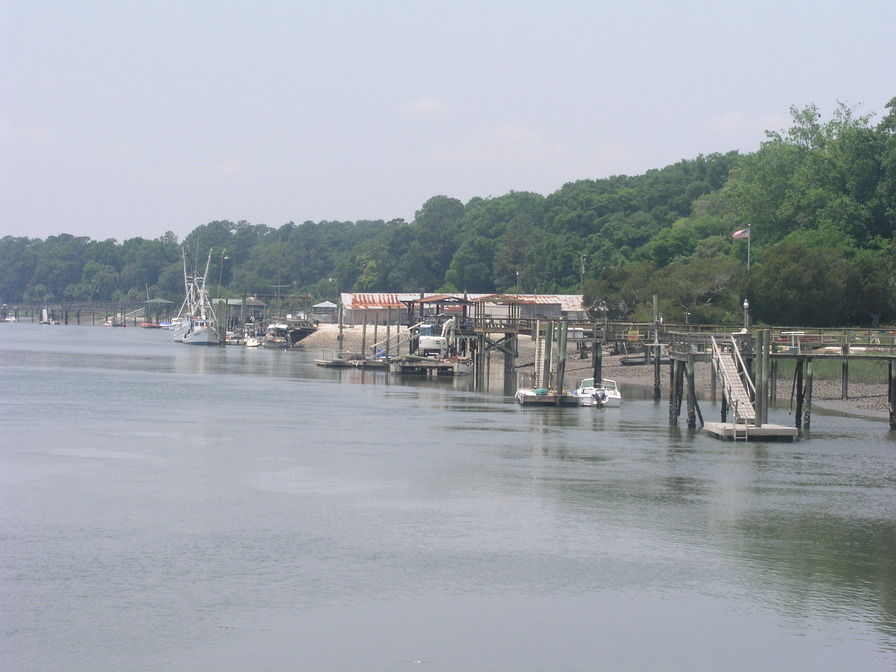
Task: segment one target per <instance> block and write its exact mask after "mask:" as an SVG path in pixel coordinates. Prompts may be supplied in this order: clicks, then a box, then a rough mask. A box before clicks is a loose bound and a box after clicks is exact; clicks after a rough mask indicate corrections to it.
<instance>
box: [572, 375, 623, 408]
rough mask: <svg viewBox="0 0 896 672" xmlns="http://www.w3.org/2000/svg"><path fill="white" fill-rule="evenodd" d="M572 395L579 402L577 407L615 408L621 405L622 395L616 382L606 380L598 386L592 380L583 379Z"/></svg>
mask: <svg viewBox="0 0 896 672" xmlns="http://www.w3.org/2000/svg"><path fill="white" fill-rule="evenodd" d="M573 395H575V396H576V398H577V399H578V400H579V406H602V407H607V408H616V407H618V406H621V405H622V395H621V394H620V393H619V388H618V387H616V381H615V380H609V379H607V378H604V380H603V381H601V383H600V384H598V385H595V384H594V378H583V379H582V381H581V382H580V383H579V387H578V388H576V389H575V390H574V391H573Z"/></svg>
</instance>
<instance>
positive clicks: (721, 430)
mask: <svg viewBox="0 0 896 672" xmlns="http://www.w3.org/2000/svg"><path fill="white" fill-rule="evenodd" d="M703 430H704V431H705V432H706V433H707V434H710V435H712V436H714V437H715V438H717V439H721V440H722V441H782V442H792V441H794V440H795V439H796V437H797V434H798V431H797V429H796V427H785V426H784V425H768V424H763V425H761V426H760V427H756V426H754V425H743V424H735V423H732V422H707V423H706V424H704V425H703Z"/></svg>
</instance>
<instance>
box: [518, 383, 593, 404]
mask: <svg viewBox="0 0 896 672" xmlns="http://www.w3.org/2000/svg"><path fill="white" fill-rule="evenodd" d="M514 398H515V399H516V403H518V404H519V405H520V406H578V405H579V398H578V397H577V396H576V395H574V394H571V393H569V392H552V391H549V390H545V391H544V392H541V391H540V390H539V391H538V392H536V391H535V389H533V388H528V387H524V388H520V389H519V390H517V391H516V395H514Z"/></svg>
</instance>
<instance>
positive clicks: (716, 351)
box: [712, 336, 756, 397]
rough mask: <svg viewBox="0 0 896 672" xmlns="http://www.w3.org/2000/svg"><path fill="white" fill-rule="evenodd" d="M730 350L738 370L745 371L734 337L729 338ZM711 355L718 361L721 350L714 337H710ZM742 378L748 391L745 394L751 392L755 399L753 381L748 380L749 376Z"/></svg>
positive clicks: (745, 366)
mask: <svg viewBox="0 0 896 672" xmlns="http://www.w3.org/2000/svg"><path fill="white" fill-rule="evenodd" d="M731 350H732V352H733V353H734V357H735V359H736V360H737V361H736V363H737V364H739V365H740V370H741V371H746V370H747V365H746V363H745V362H744V358H743V357H741V354H740V348H738V347H737V341H735V340H734V336H731ZM712 354H713V358H714V359H716V360H718V358H719V357H720V356H721V354H722V350H721V348H719V344H718V343H717V342H716V338H715V336H713V337H712ZM744 378H746V381H747V386H749V389H748V390H747V392H752V393H753V396H754V397H755V396H756V386H755V385H754V384H753V381H752V380H751V379H750V376H744Z"/></svg>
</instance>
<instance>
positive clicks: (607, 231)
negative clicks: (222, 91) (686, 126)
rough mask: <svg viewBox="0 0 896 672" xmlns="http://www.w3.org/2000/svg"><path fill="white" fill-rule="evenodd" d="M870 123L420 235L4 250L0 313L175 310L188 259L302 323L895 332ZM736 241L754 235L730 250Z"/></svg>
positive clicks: (795, 116)
mask: <svg viewBox="0 0 896 672" xmlns="http://www.w3.org/2000/svg"><path fill="white" fill-rule="evenodd" d="M886 108H887V113H886V114H885V115H883V117H882V119H881V120H880V121H879V122H878V123H877V124H876V125H875V124H872V122H871V119H872V116H873V115H870V114H867V115H862V114H858V113H857V110H856V108H854V107H851V106H849V105H846V104H844V103H839V104H838V106H837V109H836V110H835V111H834V113H833V115H832V116H831V118H830V119H828V120H826V121H825V120H822V119H821V115H820V114H819V112H818V109H817V108H816V106H815V105H809V106H807V107H804V108H802V109H800V108H796V107H794V108H791V115H792V126H791V127H790V128H789V129H787V130H786V131H769V132H767V134H766V135H767V139H766V141H765V142H764V143H763V144H762V145H761V147H760V148H759V149H758V150H757V151H756V152H754V153H751V154H741V153H739V152H729V153H725V154H711V155H708V156H702V155H701V156H698V157H697V158H694V159H688V160H682V161H680V162H678V163H676V164H674V165H670V166H667V167H665V168H661V169H655V170H650V171H647V172H646V173H645V174H643V175H636V176H626V175H618V176H613V177H608V178H604V179H599V180H579V181H576V182H571V183H568V184H566V185H564V186H563V187H562V188H561V189H559V190H557V191H556V192H554V193H552V194H549V195H547V196H542V195H540V194H536V193H532V192H510V193H508V194H506V195H504V196H500V197H495V198H478V197H477V198H473V199H471V200H470V201H469V202H468V203H462V202H461V201H459V200H458V199H456V198H452V197H449V196H434V197H432V198H430V199H429V200H427V201H426V202H425V203H424V204H423V206H422V207H421V208H420V210H418V211H417V212H416V213H415V215H414V219H413V221H411V222H406V221H405V220H403V219H396V220H392V221H388V222H387V221H383V220H376V221H367V220H361V221H356V222H340V221H321V222H311V221H306V222H303V223H301V224H295V223H293V222H288V223H286V224H283V225H282V226H279V227H271V226H268V225H265V224H251V223H249V222H246V221H239V222H230V221H214V222H209V223H208V224H203V225H201V226H198V227H197V228H196V229H194V230H193V231H192V232H190V234H189V235H188V236H187V237H186V238H185V239H184V240H183V241H178V239H177V237H176V236H175V235H174V234H172V233H171V232H167V233H165V234H164V235H162V236H161V237H159V238H156V239H153V240H147V239H143V238H132V239H128V240H124V241H123V242H121V243H119V242H117V241H116V240H114V239H109V240H103V241H97V240H91V239H90V238H87V237H78V236H74V235H71V234H60V235H58V236H51V237H49V238H47V239H46V240H40V239H31V238H26V237H12V236H7V237H5V238H3V239H2V240H0V300H2V302H4V303H9V304H14V303H22V302H30V303H56V302H69V301H72V302H109V301H113V302H114V301H122V302H124V301H135V300H141V299H145V298H166V299H168V300H171V301H173V302H175V303H177V304H178V305H179V303H180V301H181V299H182V296H183V274H184V271H183V254H184V251H186V253H187V255H188V256H187V259H188V264H189V265H190V266H191V267H192V268H195V269H198V270H199V271H200V272H201V271H203V270H204V268H205V264H206V261H207V260H208V259H209V258H210V259H211V263H210V267H209V268H210V270H209V273H208V278H207V284H208V287H209V289H210V291H211V293H212V294H213V295H215V296H219V297H225V298H237V297H240V296H243V295H255V296H267V297H270V296H275V295H276V296H281V297H284V298H285V299H286V300H287V302H290V301H291V302H293V303H294V304H296V305H295V308H301V307H303V306H304V305H307V304H308V303H309V302H315V301H320V300H324V299H334V298H335V297H336V295H337V292H344V291H354V292H417V291H426V292H434V291H445V292H449V291H450V292H463V291H470V292H504V293H515V292H521V293H582V294H583V295H584V297H585V302H586V305H587V306H588V307H589V309H590V310H591V311H592V314H594V315H595V316H598V315H603V314H606V315H607V316H608V317H610V318H611V319H632V320H649V319H651V318H652V314H653V299H652V297H653V295H657V296H658V297H659V301H660V311H661V313H662V314H663V315H664V316H666V317H667V318H668V319H669V320H670V321H681V322H683V321H689V322H694V323H716V324H729V323H730V324H737V323H739V321H740V316H741V304H742V302H743V300H744V299H745V298H747V299H748V300H749V302H750V306H751V311H750V312H751V315H752V316H753V317H754V318H755V319H756V320H758V321H763V322H765V323H768V324H778V325H804V326H834V325H838V326H847V325H855V326H859V325H864V326H872V327H876V326H878V325H879V324H881V323H892V322H893V321H896V98H894V99H893V100H891V101H890V102H889V103H888V104H887V106H886ZM735 231H742V232H749V233H748V236H749V237H743V234H741V237H738V238H735V237H734V236H733V235H732V234H733V233H734V232H735Z"/></svg>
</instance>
